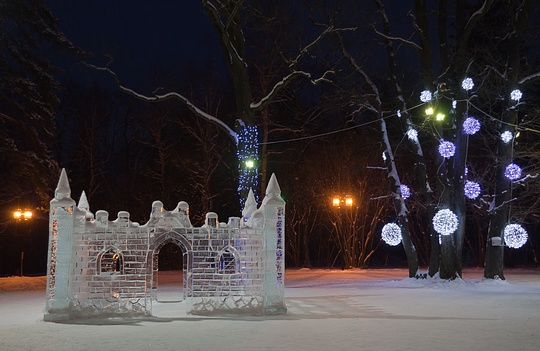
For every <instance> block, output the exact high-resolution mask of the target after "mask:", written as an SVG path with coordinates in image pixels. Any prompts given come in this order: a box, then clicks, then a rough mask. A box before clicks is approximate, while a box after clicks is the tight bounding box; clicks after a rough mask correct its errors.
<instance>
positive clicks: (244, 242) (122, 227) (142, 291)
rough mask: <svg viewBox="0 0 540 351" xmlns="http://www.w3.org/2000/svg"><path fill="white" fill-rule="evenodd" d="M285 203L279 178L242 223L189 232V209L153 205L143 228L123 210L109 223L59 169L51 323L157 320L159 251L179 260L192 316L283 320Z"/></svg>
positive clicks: (213, 220)
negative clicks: (175, 251) (75, 193)
mask: <svg viewBox="0 0 540 351" xmlns="http://www.w3.org/2000/svg"><path fill="white" fill-rule="evenodd" d="M284 226H285V202H284V201H283V200H282V198H281V190H280V188H279V184H278V182H277V180H276V177H275V175H272V177H271V178H270V181H269V183H268V187H267V190H266V195H265V197H264V199H263V201H262V204H261V206H260V208H259V209H257V207H256V203H255V199H254V198H253V194H252V193H251V192H250V197H249V198H248V199H247V201H246V207H245V209H244V210H243V211H242V217H241V218H240V217H231V218H229V220H228V223H220V222H219V219H218V216H217V214H215V213H212V212H210V213H208V214H206V221H205V224H204V225H203V226H202V227H193V226H192V225H191V222H190V219H189V206H188V204H187V203H186V202H180V203H178V206H177V207H176V208H175V209H174V210H171V211H167V210H165V209H164V208H163V203H162V202H160V201H154V203H153V204H152V209H151V214H150V219H149V220H148V222H147V223H146V224H144V225H139V224H138V223H135V222H132V221H130V215H129V213H128V212H126V211H120V212H119V213H118V217H117V218H116V219H115V220H113V221H109V214H108V213H107V212H106V211H103V210H101V211H97V212H96V213H95V216H94V214H93V213H91V212H90V209H89V205H88V201H87V199H86V196H85V194H84V192H83V194H82V195H81V198H80V200H79V203H78V204H76V203H75V201H74V200H73V199H72V198H71V189H70V185H69V182H68V178H67V175H66V171H65V170H62V173H61V175H60V180H59V181H58V186H57V188H56V190H55V194H54V199H53V200H51V205H50V222H49V251H48V265H47V292H46V294H47V295H46V306H45V320H48V321H61V320H69V319H78V318H93V317H100V318H101V317H132V316H151V315H152V301H155V300H156V297H157V289H158V280H157V272H158V257H159V251H160V249H161V248H162V247H163V246H164V245H165V244H167V243H174V244H176V245H178V247H180V249H181V250H182V253H183V273H184V274H183V277H184V278H183V279H184V281H183V295H184V296H183V299H184V301H185V303H186V310H187V311H188V313H191V314H213V313H214V314H215V313H248V314H280V313H285V312H286V310H287V309H286V307H285V303H284V268H285V261H284V254H285V252H284V235H285V227H284Z"/></svg>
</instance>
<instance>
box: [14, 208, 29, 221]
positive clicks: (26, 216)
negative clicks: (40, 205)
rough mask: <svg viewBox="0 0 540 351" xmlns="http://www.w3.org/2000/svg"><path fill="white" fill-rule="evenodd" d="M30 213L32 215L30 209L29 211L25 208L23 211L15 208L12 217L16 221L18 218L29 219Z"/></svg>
mask: <svg viewBox="0 0 540 351" xmlns="http://www.w3.org/2000/svg"><path fill="white" fill-rule="evenodd" d="M32 215H33V213H32V211H29V210H25V211H22V210H17V211H14V212H13V218H14V219H16V220H18V221H20V220H24V221H27V220H29V219H32Z"/></svg>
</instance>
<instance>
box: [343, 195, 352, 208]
mask: <svg viewBox="0 0 540 351" xmlns="http://www.w3.org/2000/svg"><path fill="white" fill-rule="evenodd" d="M352 205H353V199H352V197H350V196H347V197H346V198H345V206H348V207H352Z"/></svg>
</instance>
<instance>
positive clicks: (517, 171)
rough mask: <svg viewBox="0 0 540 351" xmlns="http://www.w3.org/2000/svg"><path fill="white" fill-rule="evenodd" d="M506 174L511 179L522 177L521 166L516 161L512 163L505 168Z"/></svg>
mask: <svg viewBox="0 0 540 351" xmlns="http://www.w3.org/2000/svg"><path fill="white" fill-rule="evenodd" d="M504 176H505V177H506V178H508V179H510V180H517V179H519V178H521V167H519V166H518V165H516V164H515V163H510V164H509V165H508V166H506V169H505V170H504Z"/></svg>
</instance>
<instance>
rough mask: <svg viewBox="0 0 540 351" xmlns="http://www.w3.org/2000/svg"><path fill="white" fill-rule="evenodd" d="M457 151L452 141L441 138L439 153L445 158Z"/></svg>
mask: <svg viewBox="0 0 540 351" xmlns="http://www.w3.org/2000/svg"><path fill="white" fill-rule="evenodd" d="M455 153H456V146H455V145H454V144H453V143H451V142H450V141H445V140H441V143H440V144H439V154H441V156H442V157H444V158H450V157H452V156H454V154H455Z"/></svg>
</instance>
